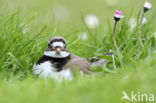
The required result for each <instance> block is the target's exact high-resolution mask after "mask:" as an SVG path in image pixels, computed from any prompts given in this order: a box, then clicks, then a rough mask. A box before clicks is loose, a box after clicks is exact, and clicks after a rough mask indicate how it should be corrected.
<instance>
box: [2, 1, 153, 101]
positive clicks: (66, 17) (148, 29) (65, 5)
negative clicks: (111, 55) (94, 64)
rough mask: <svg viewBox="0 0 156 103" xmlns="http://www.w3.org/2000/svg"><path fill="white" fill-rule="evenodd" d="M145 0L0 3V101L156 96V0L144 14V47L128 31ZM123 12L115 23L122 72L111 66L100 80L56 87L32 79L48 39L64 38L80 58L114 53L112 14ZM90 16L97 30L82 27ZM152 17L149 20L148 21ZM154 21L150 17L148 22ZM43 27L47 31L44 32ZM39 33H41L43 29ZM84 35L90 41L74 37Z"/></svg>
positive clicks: (86, 78)
mask: <svg viewBox="0 0 156 103" xmlns="http://www.w3.org/2000/svg"><path fill="white" fill-rule="evenodd" d="M145 1H146V0H0V103H32V102H33V103H60V102H62V103H121V102H123V103H125V102H127V103H129V101H126V100H125V101H121V97H122V96H123V94H122V92H123V91H126V92H127V93H128V95H130V93H131V91H134V92H135V93H137V92H141V93H153V94H155V93H156V82H155V80H156V76H155V74H156V59H155V58H156V55H155V53H156V42H155V41H156V36H154V35H153V34H154V32H155V30H156V29H155V27H156V26H155V24H156V18H155V13H156V7H155V5H156V0H148V1H149V2H150V3H152V5H153V7H152V9H151V10H150V11H149V12H148V13H146V14H145V17H146V18H147V21H148V22H147V24H146V25H144V26H143V29H142V31H141V32H142V34H143V35H142V36H143V39H144V40H145V42H144V44H145V45H144V47H143V48H142V49H141V50H140V49H139V48H138V43H137V39H138V38H137V34H138V32H140V29H138V28H137V27H136V28H135V29H134V30H133V31H131V30H130V27H129V26H128V20H129V19H130V18H139V14H140V13H141V10H142V7H143V5H144V3H145ZM116 10H121V11H123V15H124V16H125V18H124V19H122V20H121V22H120V23H119V24H118V25H119V26H118V29H117V37H116V38H117V41H118V46H120V47H123V48H124V49H122V50H121V54H122V57H123V58H122V61H123V63H124V64H125V67H124V68H120V67H119V61H118V58H117V56H116V55H115V60H116V66H117V70H114V68H113V64H112V63H111V64H110V66H108V68H103V69H101V68H100V70H101V71H102V72H103V73H104V76H102V77H96V76H84V77H77V78H75V80H74V81H72V82H69V81H66V82H62V83H58V82H56V81H53V80H39V79H36V78H35V77H34V76H32V71H31V70H32V67H33V64H34V63H35V62H36V61H37V60H38V58H40V57H41V56H42V55H43V51H44V49H45V48H46V46H47V40H48V39H49V38H50V37H52V36H54V35H61V36H64V37H65V38H66V39H67V41H68V44H69V45H68V46H69V50H70V52H71V53H75V54H77V55H79V56H82V57H87V58H89V57H92V56H95V55H96V54H98V53H106V52H109V50H110V49H112V50H113V51H115V48H114V46H113V42H112V28H113V24H114V21H113V20H114V19H113V15H114V12H115V11H116ZM87 14H94V15H96V16H97V17H98V18H99V23H100V25H99V27H98V28H97V29H95V30H90V32H91V33H92V34H93V37H91V35H90V34H91V33H89V32H88V30H87V29H86V28H85V26H84V24H83V17H85V16H86V15H87ZM152 17H153V18H152ZM151 18H152V19H151ZM44 27H46V29H44ZM42 29H44V30H43V31H42ZM81 33H86V34H87V35H88V39H86V40H81V39H78V37H79V34H81Z"/></svg>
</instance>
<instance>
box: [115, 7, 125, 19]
mask: <svg viewBox="0 0 156 103" xmlns="http://www.w3.org/2000/svg"><path fill="white" fill-rule="evenodd" d="M123 17H124V16H123V15H122V12H121V11H119V10H116V12H115V14H114V20H115V21H119V20H120V19H121V18H123Z"/></svg>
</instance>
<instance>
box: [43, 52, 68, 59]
mask: <svg viewBox="0 0 156 103" xmlns="http://www.w3.org/2000/svg"><path fill="white" fill-rule="evenodd" d="M44 55H46V56H49V57H53V58H65V57H68V56H69V53H68V52H65V51H61V52H60V54H59V55H58V54H56V53H55V51H45V52H44Z"/></svg>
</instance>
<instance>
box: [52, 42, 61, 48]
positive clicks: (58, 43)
mask: <svg viewBox="0 0 156 103" xmlns="http://www.w3.org/2000/svg"><path fill="white" fill-rule="evenodd" d="M52 46H53V47H56V46H59V47H64V43H63V42H61V41H57V42H53V43H52Z"/></svg>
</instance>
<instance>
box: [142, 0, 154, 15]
mask: <svg viewBox="0 0 156 103" xmlns="http://www.w3.org/2000/svg"><path fill="white" fill-rule="evenodd" d="M151 8H152V4H150V3H149V2H145V4H144V8H143V11H144V13H145V12H147V11H148V10H149V9H151Z"/></svg>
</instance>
